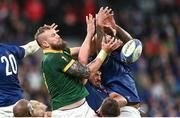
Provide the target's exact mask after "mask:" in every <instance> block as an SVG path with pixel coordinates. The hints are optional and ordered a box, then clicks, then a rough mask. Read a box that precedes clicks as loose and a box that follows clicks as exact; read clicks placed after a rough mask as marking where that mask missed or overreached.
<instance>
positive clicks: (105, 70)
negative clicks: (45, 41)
mask: <svg viewBox="0 0 180 118" xmlns="http://www.w3.org/2000/svg"><path fill="white" fill-rule="evenodd" d="M121 59H122V58H121V55H120V52H119V51H114V52H112V53H111V55H110V56H109V58H108V59H107V60H106V62H105V63H104V64H103V65H102V67H101V72H102V84H103V85H104V86H105V87H106V88H107V91H108V93H111V92H113V91H114V92H117V93H119V94H120V95H122V96H124V97H125V98H126V99H127V101H128V102H140V98H139V95H138V92H137V89H136V85H135V81H134V77H133V76H132V74H131V70H130V68H129V65H126V64H124V63H123V62H122V61H121Z"/></svg>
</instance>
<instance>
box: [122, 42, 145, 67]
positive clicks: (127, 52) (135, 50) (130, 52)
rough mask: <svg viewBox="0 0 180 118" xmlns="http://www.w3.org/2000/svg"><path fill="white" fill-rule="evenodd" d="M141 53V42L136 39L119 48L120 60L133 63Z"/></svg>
mask: <svg viewBox="0 0 180 118" xmlns="http://www.w3.org/2000/svg"><path fill="white" fill-rule="evenodd" d="M141 53H142V43H141V41H140V40H138V39H133V40H130V41H128V42H127V43H126V44H125V45H124V46H123V47H122V50H121V58H122V62H125V63H126V64H129V63H133V62H135V61H137V60H138V59H139V57H140V56H141Z"/></svg>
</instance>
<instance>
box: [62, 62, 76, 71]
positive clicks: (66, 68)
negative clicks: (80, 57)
mask: <svg viewBox="0 0 180 118" xmlns="http://www.w3.org/2000/svg"><path fill="white" fill-rule="evenodd" d="M74 62H75V60H74V59H72V60H71V61H70V62H69V63H68V64H67V65H66V67H65V68H64V69H63V72H66V71H67V70H68V69H69V67H71V66H72V64H73V63H74Z"/></svg>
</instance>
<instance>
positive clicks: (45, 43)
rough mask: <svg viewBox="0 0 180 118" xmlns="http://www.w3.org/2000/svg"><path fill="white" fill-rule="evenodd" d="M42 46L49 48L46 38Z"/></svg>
mask: <svg viewBox="0 0 180 118" xmlns="http://www.w3.org/2000/svg"><path fill="white" fill-rule="evenodd" d="M42 46H43V47H44V48H49V46H50V45H49V43H48V42H47V41H46V40H44V41H42Z"/></svg>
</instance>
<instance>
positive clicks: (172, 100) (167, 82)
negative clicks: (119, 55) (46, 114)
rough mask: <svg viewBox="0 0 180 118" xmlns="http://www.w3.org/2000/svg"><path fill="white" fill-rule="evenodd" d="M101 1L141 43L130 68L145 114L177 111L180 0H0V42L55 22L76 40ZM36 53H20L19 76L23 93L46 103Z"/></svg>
mask: <svg viewBox="0 0 180 118" xmlns="http://www.w3.org/2000/svg"><path fill="white" fill-rule="evenodd" d="M100 6H109V7H111V8H112V9H113V10H114V14H115V19H116V22H117V24H118V25H120V26H121V27H122V28H124V29H125V30H127V31H128V32H129V33H130V34H131V35H132V36H133V37H135V38H138V39H140V40H141V41H142V43H143V54H142V56H141V58H140V59H139V60H138V61H137V62H136V63H135V64H133V65H132V69H133V71H134V74H135V76H136V84H137V87H138V91H139V95H140V96H141V99H142V109H143V111H144V116H153V117H155V116H167V117H170V116H171V117H175V116H180V94H179V93H180V0H0V43H13V44H17V45H22V44H25V43H27V42H29V41H31V40H33V35H34V33H35V32H36V30H37V28H38V27H39V26H41V25H42V24H44V23H46V24H52V23H53V22H55V23H57V24H58V25H59V28H60V35H62V37H65V40H66V38H67V39H68V42H69V43H71V42H78V44H79V45H80V44H81V42H82V41H83V38H84V37H85V35H86V24H85V16H86V15H87V14H88V13H92V14H95V13H97V11H98V10H99V8H100ZM41 57H42V52H38V53H37V54H35V55H34V56H30V57H28V58H25V59H24V60H23V62H22V64H21V66H20V68H19V76H20V81H21V84H22V86H23V88H24V91H25V96H26V97H27V98H28V99H36V100H39V101H41V102H44V103H46V104H47V105H49V96H48V92H47V89H46V87H45V85H44V83H43V80H42V77H41ZM49 109H50V107H49Z"/></svg>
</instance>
